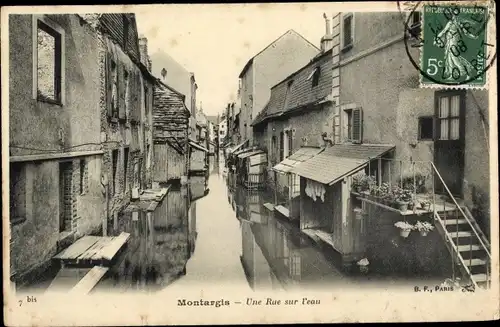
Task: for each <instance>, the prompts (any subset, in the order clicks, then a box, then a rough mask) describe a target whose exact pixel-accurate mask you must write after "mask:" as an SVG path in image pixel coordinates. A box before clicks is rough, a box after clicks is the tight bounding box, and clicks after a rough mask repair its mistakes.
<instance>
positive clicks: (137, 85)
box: [133, 71, 142, 122]
mask: <svg viewBox="0 0 500 327" xmlns="http://www.w3.org/2000/svg"><path fill="white" fill-rule="evenodd" d="M134 77H135V78H134V91H133V92H134V108H135V119H136V121H137V122H139V121H141V93H142V90H141V72H140V71H139V72H136V74H135V75H134Z"/></svg>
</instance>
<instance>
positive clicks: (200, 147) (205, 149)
mask: <svg viewBox="0 0 500 327" xmlns="http://www.w3.org/2000/svg"><path fill="white" fill-rule="evenodd" d="M189 145H190V146H192V147H193V148H195V149H197V150H200V151H203V152H208V149H207V148H205V147H203V146H201V145H199V144H198V143H195V142H194V141H191V140H190V141H189Z"/></svg>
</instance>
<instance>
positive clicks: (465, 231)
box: [433, 165, 491, 289]
mask: <svg viewBox="0 0 500 327" xmlns="http://www.w3.org/2000/svg"><path fill="white" fill-rule="evenodd" d="M433 167H434V165H433ZM434 170H435V173H436V174H437V176H438V177H439V178H440V179H441V182H442V183H443V185H444V187H445V189H446V190H447V192H448V193H449V194H448V195H449V196H450V197H451V199H452V200H453V202H454V206H453V207H452V208H449V209H452V210H449V209H448V210H446V209H445V210H442V211H437V210H436V209H434V219H435V221H436V226H437V229H438V230H439V232H440V233H441V235H442V236H443V238H444V239H445V242H446V245H447V248H448V250H449V251H450V253H451V256H452V260H453V265H454V267H455V266H457V267H458V268H459V269H460V271H461V272H462V275H464V276H466V277H467V278H468V279H469V281H470V283H471V284H472V285H474V287H475V288H476V289H477V288H478V287H479V288H489V287H490V286H491V271H490V270H491V253H490V244H489V242H488V239H487V238H486V236H485V234H484V233H483V232H482V231H481V229H480V228H479V225H478V224H477V222H476V220H475V219H474V217H473V216H472V215H471V213H470V211H469V210H468V209H467V208H466V207H464V206H461V205H459V204H458V202H457V201H456V199H455V198H454V197H453V196H452V194H451V192H450V191H449V189H448V187H447V186H446V184H445V183H444V181H443V180H442V178H441V175H440V174H439V172H438V171H437V169H436V168H435V167H434ZM434 203H435V200H434ZM434 208H436V206H435V205H434Z"/></svg>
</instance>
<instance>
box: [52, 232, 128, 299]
mask: <svg viewBox="0 0 500 327" xmlns="http://www.w3.org/2000/svg"><path fill="white" fill-rule="evenodd" d="M129 237H130V234H129V233H121V234H120V235H118V236H116V237H105V236H84V237H82V238H80V239H79V240H78V241H76V242H75V243H74V244H72V245H71V246H70V247H68V248H66V249H65V250H63V251H61V252H60V253H58V254H57V255H56V256H54V258H53V260H57V261H59V262H60V264H61V270H60V271H59V273H58V274H57V276H56V277H55V278H54V280H53V281H52V283H51V284H50V286H49V289H48V290H49V291H54V290H61V291H67V290H68V289H70V292H71V293H78V294H80V295H83V294H88V293H89V292H90V291H91V290H92V289H93V288H94V287H95V285H97V283H98V282H99V281H100V280H101V279H102V278H103V277H104V275H105V274H106V272H107V271H108V269H109V266H110V264H111V262H112V261H113V259H114V258H115V256H116V255H117V254H118V252H120V250H121V249H122V248H123V246H124V245H125V244H126V243H127V241H128V239H129Z"/></svg>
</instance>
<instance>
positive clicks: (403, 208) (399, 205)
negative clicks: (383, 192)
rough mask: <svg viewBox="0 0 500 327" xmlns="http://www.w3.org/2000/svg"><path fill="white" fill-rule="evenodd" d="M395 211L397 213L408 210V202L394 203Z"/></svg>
mask: <svg viewBox="0 0 500 327" xmlns="http://www.w3.org/2000/svg"><path fill="white" fill-rule="evenodd" d="M396 205H397V209H398V210H399V211H406V210H408V202H403V201H396Z"/></svg>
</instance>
